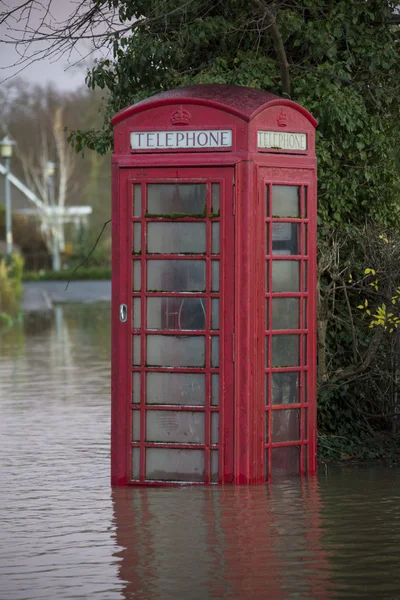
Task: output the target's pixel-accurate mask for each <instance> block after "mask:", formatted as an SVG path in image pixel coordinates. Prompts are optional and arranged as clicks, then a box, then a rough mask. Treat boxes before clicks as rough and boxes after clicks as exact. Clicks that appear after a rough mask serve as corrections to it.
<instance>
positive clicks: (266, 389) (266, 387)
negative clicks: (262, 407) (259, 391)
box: [264, 375, 269, 404]
mask: <svg viewBox="0 0 400 600" xmlns="http://www.w3.org/2000/svg"><path fill="white" fill-rule="evenodd" d="M268 394H269V389H268V375H265V379H264V398H265V404H269V397H268Z"/></svg>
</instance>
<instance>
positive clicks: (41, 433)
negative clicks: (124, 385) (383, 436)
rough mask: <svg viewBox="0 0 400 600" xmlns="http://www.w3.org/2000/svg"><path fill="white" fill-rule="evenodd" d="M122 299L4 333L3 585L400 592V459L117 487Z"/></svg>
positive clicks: (0, 431) (151, 599) (265, 595)
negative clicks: (266, 476) (250, 479)
mask: <svg viewBox="0 0 400 600" xmlns="http://www.w3.org/2000/svg"><path fill="white" fill-rule="evenodd" d="M109 312H110V307H109V305H108V304H104V305H95V304H92V305H76V306H72V305H68V306H58V307H57V312H56V314H55V315H54V318H52V319H51V320H48V319H47V320H44V319H42V320H40V319H38V320H36V321H33V322H31V323H26V324H25V326H24V327H23V328H19V329H18V328H15V329H13V330H12V331H10V332H8V333H7V334H6V335H3V336H1V337H0V352H1V361H0V415H1V418H0V540H1V541H0V600H32V599H49V600H50V599H51V600H54V599H55V598H58V599H64V598H75V599H79V600H81V599H84V600H86V599H92V598H95V599H96V600H121V599H135V600H137V599H140V600H170V599H171V600H180V599H182V600H192V599H193V600H197V599H198V600H203V599H204V600H208V599H213V598H226V599H238V600H248V599H256V600H258V599H260V600H264V599H271V600H280V599H295V598H296V599H297V598H303V599H314V598H315V599H317V600H324V599H326V598H335V599H336V598H343V599H346V600H347V599H352V598H356V599H362V598H390V599H392V598H393V599H397V598H399V590H400V569H399V568H398V564H399V560H400V527H399V524H400V471H399V470H391V469H385V468H374V469H371V468H365V469H358V470H357V469H352V470H335V469H331V468H330V469H329V470H328V473H327V475H325V474H323V475H320V477H319V478H318V479H317V478H310V479H305V480H302V479H300V478H293V479H290V480H283V481H276V482H275V483H273V484H272V485H270V486H261V487H249V488H232V487H226V488H218V487H208V488H206V487H196V488H159V489H153V488H147V489H146V488H142V489H138V488H119V489H113V490H111V489H110V486H109V443H110V442H109V429H110V418H109V414H110V328H109V316H110V315H109Z"/></svg>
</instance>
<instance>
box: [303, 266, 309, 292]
mask: <svg viewBox="0 0 400 600" xmlns="http://www.w3.org/2000/svg"><path fill="white" fill-rule="evenodd" d="M307 265H308V263H307V261H303V291H304V292H306V291H307Z"/></svg>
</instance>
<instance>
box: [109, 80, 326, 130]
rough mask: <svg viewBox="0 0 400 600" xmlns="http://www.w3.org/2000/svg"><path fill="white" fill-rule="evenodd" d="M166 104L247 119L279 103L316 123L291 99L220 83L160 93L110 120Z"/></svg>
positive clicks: (315, 124)
mask: <svg viewBox="0 0 400 600" xmlns="http://www.w3.org/2000/svg"><path fill="white" fill-rule="evenodd" d="M168 104H200V105H203V106H208V107H210V108H218V109H220V110H223V111H226V112H229V113H231V114H233V115H236V116H237V117H240V118H242V119H244V120H245V121H250V120H251V119H252V118H253V117H255V115H256V114H257V113H259V112H260V111H261V110H263V109H265V108H267V107H268V106H274V105H277V104H279V105H281V106H290V107H292V108H294V109H295V110H298V111H299V112H300V113H302V114H303V115H304V116H305V117H306V118H307V119H308V120H309V121H310V123H311V124H312V125H313V126H314V127H316V126H317V121H316V120H315V119H314V117H313V116H312V115H311V114H310V113H309V112H308V111H307V110H306V109H305V108H303V107H302V106H300V105H299V104H297V103H296V102H293V101H292V100H287V99H286V98H281V97H279V96H276V95H275V94H270V93H269V92H264V91H262V90H256V89H254V88H250V87H244V86H238V85H228V84H220V83H213V84H202V85H193V86H190V87H185V88H177V89H174V90H168V91H166V92H161V93H160V94H156V95H155V96H151V97H150V98H146V99H145V100H141V101H140V102H137V103H136V104H133V105H132V106H128V107H127V108H124V109H123V110H121V111H120V112H118V113H117V114H116V115H115V116H114V117H113V118H112V119H111V123H112V124H113V125H116V124H117V123H120V122H121V121H124V120H125V119H127V118H128V117H130V116H132V115H134V114H137V113H139V112H142V111H144V110H147V109H150V108H157V107H159V106H165V105H168Z"/></svg>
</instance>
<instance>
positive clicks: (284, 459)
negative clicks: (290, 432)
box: [272, 446, 300, 477]
mask: <svg viewBox="0 0 400 600" xmlns="http://www.w3.org/2000/svg"><path fill="white" fill-rule="evenodd" d="M299 474H300V447H299V446H286V447H284V448H272V477H285V476H288V475H299Z"/></svg>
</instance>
